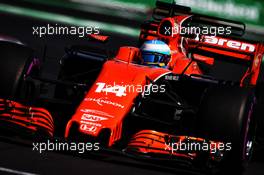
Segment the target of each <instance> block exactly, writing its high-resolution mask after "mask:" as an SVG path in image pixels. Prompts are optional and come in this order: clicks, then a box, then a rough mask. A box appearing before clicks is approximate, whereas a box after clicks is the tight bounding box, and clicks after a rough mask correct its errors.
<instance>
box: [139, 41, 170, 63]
mask: <svg viewBox="0 0 264 175" xmlns="http://www.w3.org/2000/svg"><path fill="white" fill-rule="evenodd" d="M140 50H141V55H142V59H143V64H144V65H148V66H153V67H163V68H167V65H168V63H169V61H170V59H171V50H170V47H169V46H168V45H167V44H166V43H165V42H163V41H161V40H150V41H146V42H144V43H143V45H142V47H141V48H140Z"/></svg>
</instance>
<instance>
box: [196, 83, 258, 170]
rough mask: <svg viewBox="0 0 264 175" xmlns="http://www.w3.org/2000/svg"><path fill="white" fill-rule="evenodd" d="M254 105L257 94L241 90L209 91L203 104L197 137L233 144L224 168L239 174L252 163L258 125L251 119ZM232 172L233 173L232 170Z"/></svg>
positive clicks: (235, 88)
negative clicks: (198, 135) (248, 163)
mask: <svg viewBox="0 0 264 175" xmlns="http://www.w3.org/2000/svg"><path fill="white" fill-rule="evenodd" d="M254 105H255V95H254V91H253V90H252V89H249V88H240V87H218V88H212V89H209V90H208V91H207V92H206V94H205V96H204V98H203V100H202V103H201V108H200V112H199V118H198V133H199V134H200V135H201V136H202V137H204V138H208V139H211V140H215V141H222V142H225V143H231V144H232V149H231V151H230V152H229V153H228V155H227V157H226V159H225V161H224V162H225V163H224V167H225V168H227V167H228V168H227V169H229V168H230V167H229V166H232V170H234V168H235V171H236V173H238V172H239V171H240V172H242V170H243V169H244V168H245V165H247V162H248V161H249V160H250V159H251V156H252V153H253V152H252V150H253V146H254V142H255V133H256V125H255V120H254V119H253V117H252V113H253V109H254ZM229 171H230V169H229Z"/></svg>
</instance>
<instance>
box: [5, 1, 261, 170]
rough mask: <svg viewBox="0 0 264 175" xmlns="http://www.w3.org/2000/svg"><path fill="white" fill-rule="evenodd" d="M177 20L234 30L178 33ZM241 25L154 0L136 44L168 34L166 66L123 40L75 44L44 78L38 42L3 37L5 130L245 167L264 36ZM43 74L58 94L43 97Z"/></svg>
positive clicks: (146, 155) (191, 163)
mask: <svg viewBox="0 0 264 175" xmlns="http://www.w3.org/2000/svg"><path fill="white" fill-rule="evenodd" d="M197 25H198V26H197ZM175 26H176V27H180V28H183V27H194V26H196V27H201V26H207V27H208V26H209V27H219V26H222V27H230V29H231V33H223V34H220V35H216V36H211V35H210V33H209V34H208V35H205V34H203V33H199V34H193V33H191V34H190V33H185V34H181V33H179V32H176V31H175V30H176V29H175ZM244 32H245V26H244V24H242V23H239V22H234V21H230V20H224V19H219V18H212V17H209V16H202V15H198V14H194V13H191V9H190V8H188V7H183V6H179V5H175V4H168V3H163V2H159V1H157V4H156V8H155V10H154V11H153V20H151V21H147V22H145V23H144V24H143V25H142V29H141V34H140V37H139V45H140V46H141V45H143V43H144V42H145V41H149V40H157V39H158V40H162V41H164V42H166V43H167V44H168V46H169V47H170V49H171V59H170V61H169V62H168V63H167V65H168V66H167V67H166V68H164V67H163V66H159V65H158V66H149V65H146V64H143V60H142V53H141V51H140V49H139V48H137V47H131V46H124V47H120V49H119V51H118V53H117V54H116V56H114V57H113V58H109V57H108V55H107V54H106V53H105V52H104V51H102V50H101V49H100V50H99V49H97V50H94V49H91V47H89V46H72V47H70V48H67V49H66V51H65V52H66V54H65V55H64V56H63V57H62V59H61V60H60V63H61V70H60V73H59V75H58V79H57V80H51V79H47V78H45V77H41V64H40V62H41V61H40V60H38V59H36V58H34V57H33V51H32V49H30V48H29V47H27V46H26V45H24V44H22V43H20V42H18V41H16V40H14V39H10V38H8V39H6V38H5V39H2V40H4V41H0V55H1V60H0V81H1V86H0V97H1V99H0V125H1V130H2V133H4V134H5V135H8V136H12V135H23V136H25V137H31V138H32V137H33V138H34V137H42V138H44V139H46V138H54V137H64V138H65V139H67V140H69V141H72V140H73V141H80V140H81V141H85V142H98V143H100V147H102V148H107V149H112V150H119V151H120V152H122V153H124V155H130V156H131V155H133V157H134V158H139V159H140V158H143V159H144V160H163V161H164V160H166V162H168V161H170V160H173V161H175V162H177V164H180V165H184V166H188V167H194V168H201V169H203V168H215V167H217V168H218V167H223V166H224V167H225V166H228V165H230V164H229V163H230V162H232V166H235V165H237V168H238V169H237V170H242V168H241V167H242V165H245V163H246V162H248V161H249V160H250V158H251V156H252V153H253V147H254V143H255V137H256V128H257V122H256V121H257V117H258V115H259V114H257V113H256V112H255V111H256V110H255V109H256V108H255V107H256V106H257V105H259V103H258V102H259V101H261V100H262V99H263V92H262V91H260V90H258V88H259V87H258V85H259V84H261V82H260V76H261V75H262V72H261V71H263V68H261V64H262V61H263V55H264V45H263V44H261V43H256V42H251V41H247V40H244V39H241V36H242V35H243V34H244ZM89 38H91V39H93V40H96V41H98V42H106V40H107V39H108V37H105V36H99V35H89ZM225 66H227V67H229V69H230V67H231V71H230V70H229V71H228V69H226V68H225ZM219 72H220V73H219ZM259 82H260V83H259ZM46 83H50V84H55V85H56V88H55V93H54V98H52V99H47V98H43V89H44V87H43V85H46ZM262 101H263V100H262ZM36 106H37V107H36ZM40 107H41V108H40ZM54 111H55V112H54ZM53 113H57V114H58V116H59V117H56V118H55V117H52V116H54V115H53ZM62 132H63V134H62ZM174 166H175V165H174Z"/></svg>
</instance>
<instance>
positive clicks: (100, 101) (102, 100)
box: [84, 97, 124, 109]
mask: <svg viewBox="0 0 264 175" xmlns="http://www.w3.org/2000/svg"><path fill="white" fill-rule="evenodd" d="M84 100H85V101H92V102H96V103H97V104H98V105H100V106H103V105H104V104H106V105H112V106H115V107H119V108H122V109H123V108H124V106H123V105H121V104H119V103H116V102H113V101H111V100H108V98H107V97H103V98H85V99H84Z"/></svg>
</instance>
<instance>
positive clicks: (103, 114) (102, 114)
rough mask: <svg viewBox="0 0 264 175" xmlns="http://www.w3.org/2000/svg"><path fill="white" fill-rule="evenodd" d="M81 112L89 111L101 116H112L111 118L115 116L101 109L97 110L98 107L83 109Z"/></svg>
mask: <svg viewBox="0 0 264 175" xmlns="http://www.w3.org/2000/svg"><path fill="white" fill-rule="evenodd" d="M80 111H81V112H83V113H86V114H87V113H88V114H97V115H101V116H106V117H110V118H114V116H112V115H110V114H108V113H106V112H103V111H99V110H96V109H81V110H80Z"/></svg>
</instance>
